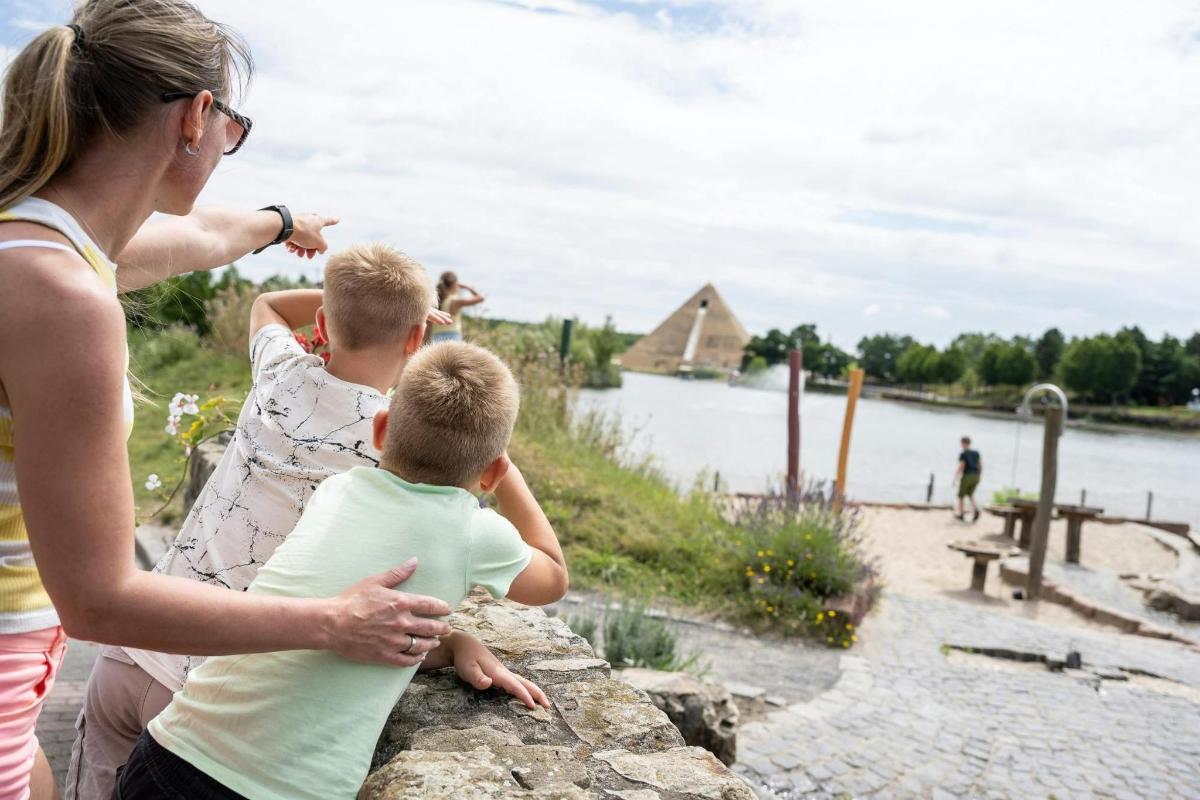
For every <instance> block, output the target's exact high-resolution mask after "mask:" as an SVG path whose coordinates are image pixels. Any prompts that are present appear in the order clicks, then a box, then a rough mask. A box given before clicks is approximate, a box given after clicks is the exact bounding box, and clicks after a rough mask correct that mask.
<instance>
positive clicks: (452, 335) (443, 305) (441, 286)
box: [429, 271, 487, 344]
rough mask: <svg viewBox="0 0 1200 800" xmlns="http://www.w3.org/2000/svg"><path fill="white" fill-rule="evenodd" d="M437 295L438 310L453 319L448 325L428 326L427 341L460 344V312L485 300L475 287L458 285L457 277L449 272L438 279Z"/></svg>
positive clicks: (463, 284)
mask: <svg viewBox="0 0 1200 800" xmlns="http://www.w3.org/2000/svg"><path fill="white" fill-rule="evenodd" d="M464 292H465V293H466V294H465V295H464ZM437 295H438V308H439V309H440V310H442V311H444V312H445V313H447V314H449V315H450V316H451V317H453V318H454V321H453V322H451V323H450V324H448V325H430V326H429V341H430V342H432V343H433V344H437V343H438V342H461V341H462V338H463V335H462V310H463V309H464V308H466V307H467V306H477V305H479V304H480V303H482V302H483V301H484V300H486V299H487V298H486V297H484V296H483V295H481V294H480V293H479V292H477V291H475V287H473V286H468V285H467V284H465V283H459V281H458V276H457V275H455V274H454V273H453V272H450V271H446V272H443V273H442V277H441V278H440V279H438V284H437Z"/></svg>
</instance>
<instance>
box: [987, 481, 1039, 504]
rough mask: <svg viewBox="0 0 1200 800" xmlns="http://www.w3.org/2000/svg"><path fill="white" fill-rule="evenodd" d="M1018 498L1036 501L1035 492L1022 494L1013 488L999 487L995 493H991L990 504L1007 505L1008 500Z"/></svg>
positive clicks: (1036, 494)
mask: <svg viewBox="0 0 1200 800" xmlns="http://www.w3.org/2000/svg"><path fill="white" fill-rule="evenodd" d="M1010 497H1020V498H1021V499H1023V500H1037V499H1038V493H1037V492H1022V491H1021V490H1020V489H1018V488H1016V487H1015V486H1001V487H1000V488H999V489H997V490H996V491H994V492H992V502H993V503H995V504H996V505H998V506H1002V505H1005V504H1006V503H1008V498H1010Z"/></svg>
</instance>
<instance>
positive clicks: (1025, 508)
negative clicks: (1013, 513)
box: [1008, 497, 1038, 550]
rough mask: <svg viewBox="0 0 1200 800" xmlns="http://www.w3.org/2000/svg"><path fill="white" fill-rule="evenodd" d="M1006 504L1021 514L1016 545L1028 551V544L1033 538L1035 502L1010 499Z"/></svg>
mask: <svg viewBox="0 0 1200 800" xmlns="http://www.w3.org/2000/svg"><path fill="white" fill-rule="evenodd" d="M1008 504H1009V505H1010V506H1012V507H1013V508H1015V509H1017V511H1019V512H1020V514H1021V536H1020V539H1019V540H1018V541H1017V544H1018V545H1020V546H1021V549H1022V550H1028V549H1029V542H1030V540H1031V539H1032V538H1033V518H1034V517H1036V516H1037V507H1038V501H1037V500H1026V499H1025V498H1023V497H1010V498H1008Z"/></svg>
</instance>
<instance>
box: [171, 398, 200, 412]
mask: <svg viewBox="0 0 1200 800" xmlns="http://www.w3.org/2000/svg"><path fill="white" fill-rule="evenodd" d="M199 399H200V395H198V394H184V393H183V392H176V393H175V396H174V397H172V398H171V405H170V408H169V409H168V411H169V413H170V414H171V415H172V416H176V417H179V416H183V415H184V414H199V413H200V406H198V405H196V401H197V400H199Z"/></svg>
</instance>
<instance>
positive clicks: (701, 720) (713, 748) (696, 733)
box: [619, 669, 739, 766]
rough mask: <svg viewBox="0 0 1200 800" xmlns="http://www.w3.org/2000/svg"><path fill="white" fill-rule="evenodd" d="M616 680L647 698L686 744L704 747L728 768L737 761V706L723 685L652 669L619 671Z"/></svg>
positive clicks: (692, 676) (686, 675)
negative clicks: (665, 715)
mask: <svg viewBox="0 0 1200 800" xmlns="http://www.w3.org/2000/svg"><path fill="white" fill-rule="evenodd" d="M619 677H620V678H621V680H623V681H625V682H627V683H629V684H630V685H632V686H634V687H635V688H637V689H641V690H642V691H643V692H645V693H646V694H648V695H650V699H651V700H652V701H653V702H654V705H656V706H658V708H660V709H662V710H663V711H665V712H666V714H667V718H668V719H670V720H671V723H672V724H673V725H674V726H675V727H676V728H678V729H679V732H680V733H681V734H683V740H684V741H685V742H687V743H688V744H690V745H693V746H695V747H703V748H704V749H705V750H707V751H708V752H710V753H712V754H713V755H714V756H716V757H717V758H718V759H720V760H721V762H722V763H724V764H727V765H729V766H732V765H733V763H734V762H735V761H737V726H738V716H739V714H738V707H737V704H736V703H735V702H734V699H733V696H732V694H731V693H730V691H729V690H728V689H726V688H725V687H724V686H721V685H719V684H715V683H709V682H708V681H702V680H700V679H699V678H697V677H696V676H694V675H689V674H688V673H686V672H660V671H658V670H653V669H626V670H621V672H620V675H619Z"/></svg>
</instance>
